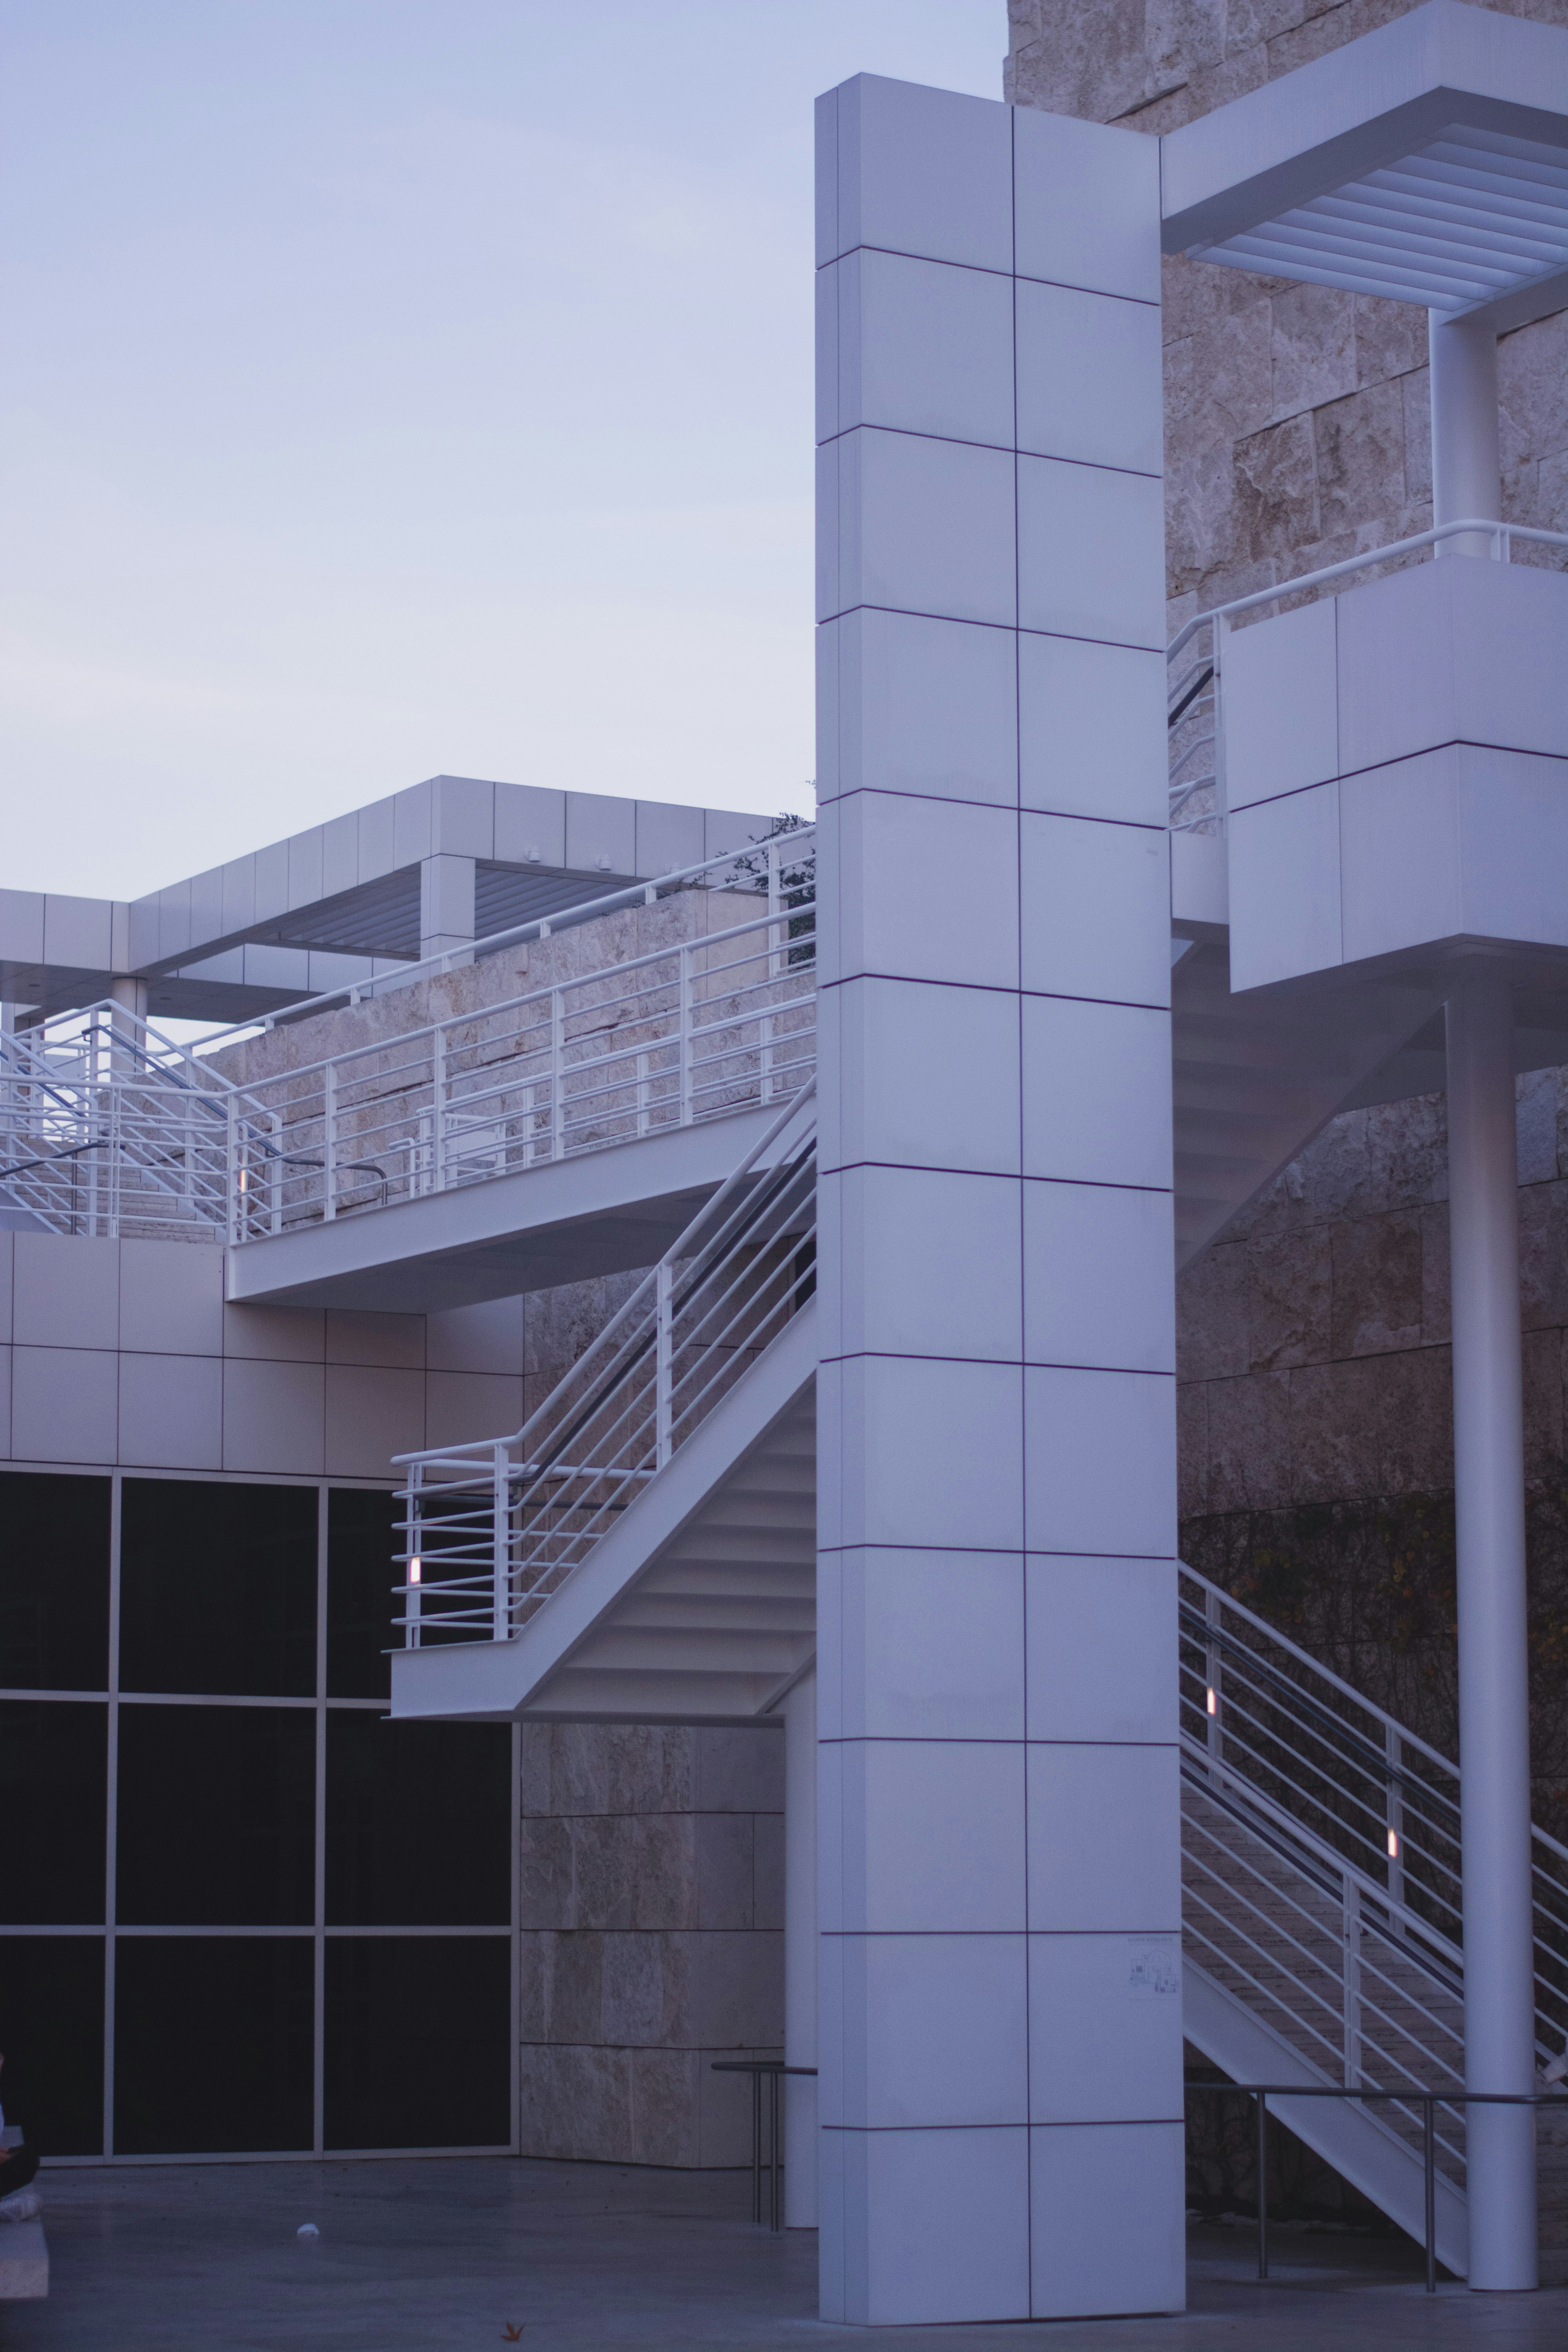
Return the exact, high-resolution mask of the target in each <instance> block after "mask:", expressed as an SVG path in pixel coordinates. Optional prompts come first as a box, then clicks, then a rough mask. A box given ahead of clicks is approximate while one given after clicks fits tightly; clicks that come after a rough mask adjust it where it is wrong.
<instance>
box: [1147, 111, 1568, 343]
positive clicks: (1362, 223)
mask: <svg viewBox="0 0 1568 2352" xmlns="http://www.w3.org/2000/svg"><path fill="white" fill-rule="evenodd" d="M1187 249H1188V251H1189V252H1190V253H1191V254H1193V255H1194V257H1195V258H1197V259H1200V260H1203V261H1223V262H1228V263H1229V264H1231V266H1232V267H1233V268H1237V269H1258V270H1265V271H1267V272H1268V275H1269V276H1270V277H1273V278H1306V279H1307V280H1308V281H1309V282H1310V283H1311V284H1313V285H1318V286H1343V287H1348V288H1349V289H1350V290H1351V291H1352V293H1356V294H1387V295H1391V296H1392V297H1393V299H1394V300H1395V301H1397V302H1419V303H1421V304H1423V305H1424V306H1425V307H1426V309H1427V310H1447V311H1451V312H1456V313H1457V312H1458V311H1461V310H1474V309H1475V308H1476V307H1477V305H1478V304H1479V303H1483V302H1489V301H1492V300H1495V299H1496V298H1497V297H1498V296H1500V295H1503V294H1513V293H1516V292H1518V291H1520V290H1521V289H1524V288H1526V287H1535V286H1537V285H1539V284H1540V283H1541V281H1542V279H1544V278H1554V277H1555V276H1557V274H1558V273H1559V272H1560V271H1562V270H1564V269H1568V148H1563V147H1547V146H1543V145H1542V144H1541V143H1539V142H1536V141H1533V140H1528V139H1509V138H1506V137H1504V136H1502V135H1501V134H1500V133H1499V132H1497V131H1472V130H1469V129H1468V128H1467V127H1466V126H1465V125H1464V124H1463V123H1457V122H1456V123H1450V124H1449V126H1448V128H1447V130H1446V131H1444V133H1443V135H1442V137H1441V138H1439V139H1435V140H1434V141H1433V142H1432V143H1431V145H1430V146H1429V147H1423V148H1421V149H1419V150H1418V151H1417V152H1416V153H1415V154H1413V155H1402V156H1401V157H1400V158H1399V161H1398V162H1397V163H1390V164H1387V165H1385V166H1384V169H1383V170H1382V171H1379V172H1370V173H1368V174H1367V175H1366V177H1365V178H1364V179H1362V180H1347V181H1346V182H1345V184H1344V185H1343V186H1342V187H1338V188H1333V189H1331V190H1330V192H1329V193H1328V194H1327V195H1322V196H1314V197H1313V198H1312V199H1311V200H1310V202H1309V203H1307V204H1304V205H1295V206H1293V207H1292V209H1291V210H1290V211H1289V212H1284V213H1279V214H1278V215H1276V216H1275V217H1274V218H1273V219H1271V220H1263V221H1259V222H1258V225H1257V226H1256V227H1254V228H1249V229H1244V230H1242V232H1241V233H1240V235H1239V236H1231V237H1226V240H1225V242H1224V243H1223V244H1222V245H1195V246H1190V247H1188V248H1187Z"/></svg>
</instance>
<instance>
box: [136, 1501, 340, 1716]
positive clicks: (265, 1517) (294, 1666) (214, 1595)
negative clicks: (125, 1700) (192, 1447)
mask: <svg viewBox="0 0 1568 2352" xmlns="http://www.w3.org/2000/svg"><path fill="white" fill-rule="evenodd" d="M120 1683H121V1689H122V1690H145V1691H212V1692H215V1693H216V1692H233V1693H234V1694H235V1695H236V1696H242V1697H247V1698H248V1697H255V1698H310V1697H313V1696H314V1695H315V1689H316V1495H315V1490H314V1488H312V1487H307V1486H223V1485H219V1484H217V1483H216V1482H215V1483H213V1484H211V1485H208V1484H205V1483H204V1482H203V1481H200V1480H197V1479H193V1478H127V1479H126V1480H125V1482H124V1489H123V1501H122V1505H121V1538H120Z"/></svg>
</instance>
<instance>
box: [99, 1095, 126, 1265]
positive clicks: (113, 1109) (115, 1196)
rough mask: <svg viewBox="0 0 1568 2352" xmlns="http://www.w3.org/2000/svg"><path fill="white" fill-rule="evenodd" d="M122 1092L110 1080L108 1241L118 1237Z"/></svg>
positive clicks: (122, 1133) (106, 1205) (106, 1220)
mask: <svg viewBox="0 0 1568 2352" xmlns="http://www.w3.org/2000/svg"><path fill="white" fill-rule="evenodd" d="M123 1093H124V1089H123V1087H117V1086H115V1085H114V1084H113V1082H112V1080H111V1081H110V1087H109V1167H108V1169H107V1171H106V1181H107V1194H108V1197H107V1199H106V1201H105V1203H104V1208H105V1217H104V1224H105V1229H106V1231H107V1232H108V1234H109V1238H110V1241H118V1240H119V1238H120V1151H121V1144H122V1143H123V1142H124V1139H125V1136H124V1128H123V1125H122V1122H121V1098H122V1097H123Z"/></svg>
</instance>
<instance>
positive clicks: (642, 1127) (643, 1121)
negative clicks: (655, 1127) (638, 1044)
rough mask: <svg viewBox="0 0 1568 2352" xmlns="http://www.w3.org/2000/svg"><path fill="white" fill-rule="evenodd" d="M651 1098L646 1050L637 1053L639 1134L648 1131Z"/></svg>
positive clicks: (644, 1133)
mask: <svg viewBox="0 0 1568 2352" xmlns="http://www.w3.org/2000/svg"><path fill="white" fill-rule="evenodd" d="M651 1099H652V1097H651V1096H650V1094H649V1091H648V1075H647V1052H646V1051H645V1052H643V1053H640V1054H639V1055H637V1133H638V1134H639V1135H646V1134H647V1124H648V1116H647V1115H648V1104H649V1102H650V1101H651Z"/></svg>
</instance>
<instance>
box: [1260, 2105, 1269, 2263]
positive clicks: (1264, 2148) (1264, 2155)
mask: <svg viewBox="0 0 1568 2352" xmlns="http://www.w3.org/2000/svg"><path fill="white" fill-rule="evenodd" d="M1257 2099H1258V2277H1259V2278H1260V2279H1266V2278H1267V2277H1268V2092H1267V2091H1259V2092H1258V2094H1257Z"/></svg>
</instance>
